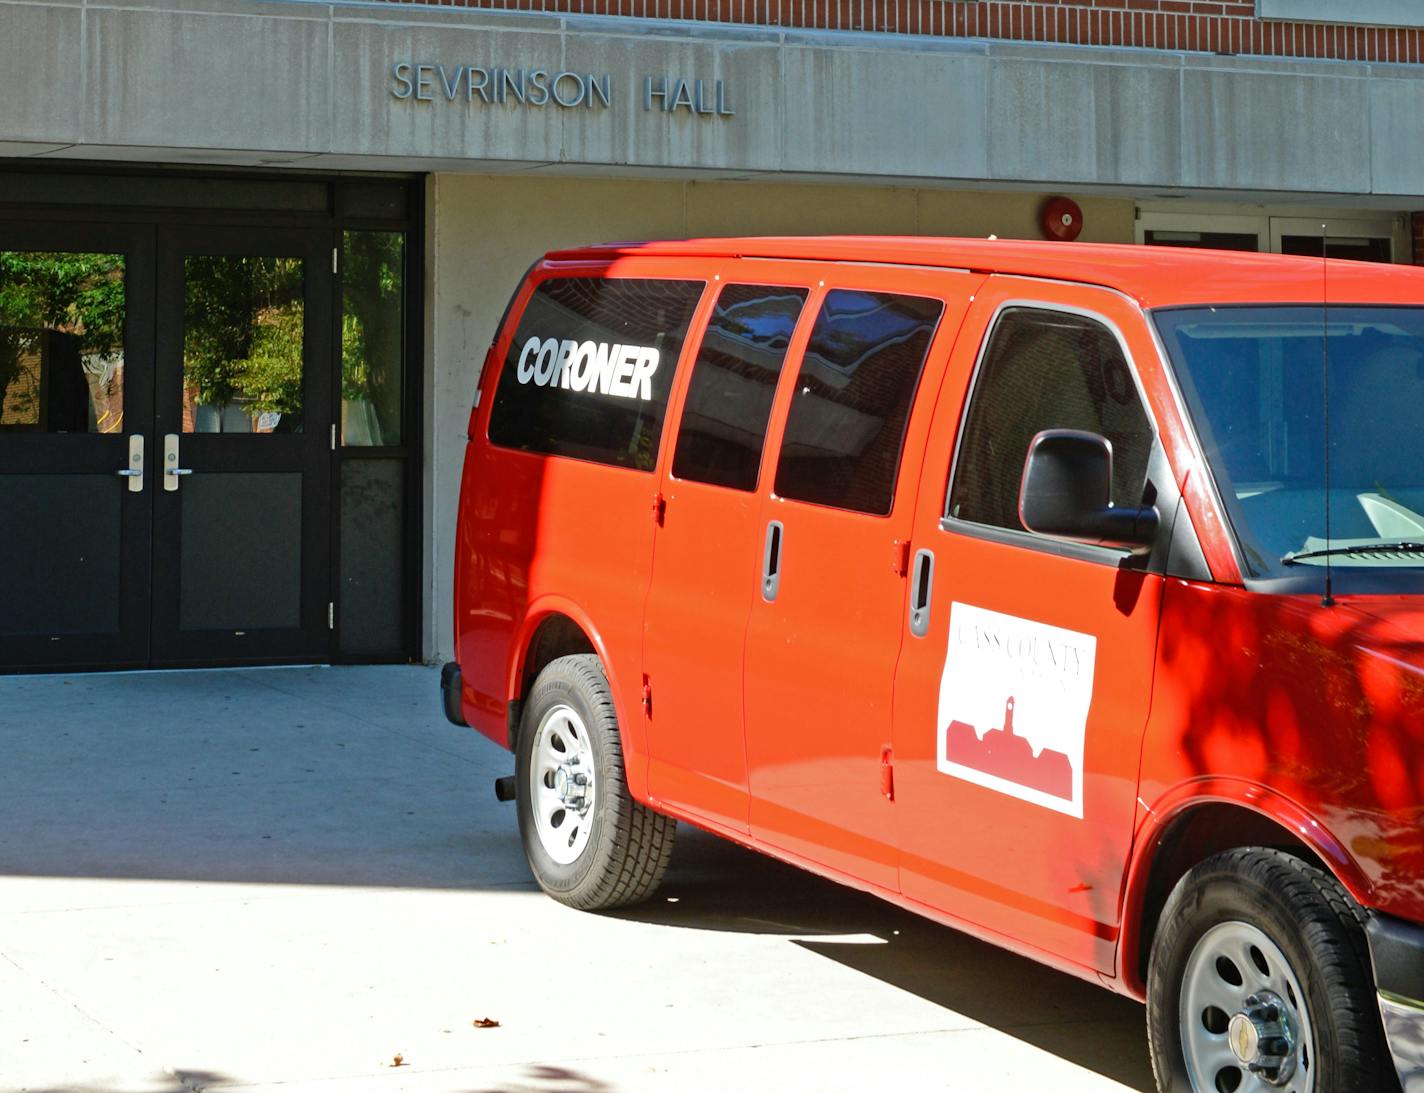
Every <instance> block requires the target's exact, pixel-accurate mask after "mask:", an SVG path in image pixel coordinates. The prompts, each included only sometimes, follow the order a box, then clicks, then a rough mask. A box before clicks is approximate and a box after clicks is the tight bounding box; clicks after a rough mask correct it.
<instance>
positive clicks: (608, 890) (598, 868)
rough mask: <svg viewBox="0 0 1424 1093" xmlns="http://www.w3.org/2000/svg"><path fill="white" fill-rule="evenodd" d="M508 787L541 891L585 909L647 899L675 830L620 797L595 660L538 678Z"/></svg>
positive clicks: (602, 679) (608, 708) (607, 704)
mask: <svg viewBox="0 0 1424 1093" xmlns="http://www.w3.org/2000/svg"><path fill="white" fill-rule="evenodd" d="M515 781H516V786H517V790H516V801H517V809H518V813H519V833H520V838H521V839H522V841H523V843H524V854H525V857H526V858H528V860H529V868H530V870H531V871H532V872H533V874H534V879H535V880H536V881H538V882H539V887H541V888H542V889H544V891H545V892H547V893H548V894H549V895H551V896H553V897H554V899H556V900H558V901H559V902H560V903H566V904H568V905H569V906H570V907H577V908H579V909H581V910H585V911H597V910H606V909H608V908H613V907H624V906H627V905H629V904H633V903H640V902H642V901H643V900H645V899H647V898H648V897H649V896H651V895H652V894H653V892H654V890H656V888H657V886H658V883H659V882H660V881H661V880H662V877H663V873H664V872H666V870H667V865H668V860H669V858H670V857H671V856H672V845H673V837H674V834H675V833H676V829H677V825H676V822H675V821H674V820H672V819H671V818H669V817H667V816H662V815H659V814H658V813H656V812H654V811H652V809H649V808H646V807H645V806H643V805H641V804H639V803H638V802H636V801H634V800H633V798H632V796H631V795H630V794H629V792H628V783H627V779H626V778H625V777H624V771H623V745H622V741H621V739H620V737H619V735H618V718H617V715H616V713H615V712H614V707H613V696H612V694H611V693H610V692H609V689H608V679H607V677H606V676H605V675H604V673H603V665H602V664H601V663H600V662H599V659H598V657H597V656H594V655H593V654H591V653H580V654H578V655H576V656H567V657H559V658H558V659H557V660H553V661H550V662H549V664H547V665H546V666H545V667H544V670H543V671H541V672H540V673H539V676H538V678H537V679H536V680H535V681H534V686H533V687H532V688H530V691H529V697H528V700H527V701H526V702H525V704H524V712H523V716H522V718H521V720H520V728H519V738H518V741H517V743H516V754H515Z"/></svg>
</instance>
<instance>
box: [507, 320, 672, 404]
mask: <svg viewBox="0 0 1424 1093" xmlns="http://www.w3.org/2000/svg"><path fill="white" fill-rule="evenodd" d="M657 370H658V351H657V350H656V349H654V348H652V347H651V346H646V345H611V346H610V345H609V344H608V343H607V342H575V341H570V340H569V339H567V338H565V339H563V340H562V341H561V340H559V339H558V338H540V337H537V336H535V337H533V338H530V339H529V340H528V341H527V342H525V343H524V348H523V349H522V350H521V351H520V353H519V363H518V364H516V365H515V370H514V375H515V378H516V379H518V380H519V382H520V383H526V384H527V383H532V384H534V385H535V386H536V387H562V388H563V389H564V390H566V391H587V392H588V393H590V394H592V393H593V392H595V391H597V392H598V393H599V394H602V395H616V396H618V397H619V398H636V399H641V400H643V401H644V402H648V401H650V400H651V399H652V397H653V373H654V372H656V371H657Z"/></svg>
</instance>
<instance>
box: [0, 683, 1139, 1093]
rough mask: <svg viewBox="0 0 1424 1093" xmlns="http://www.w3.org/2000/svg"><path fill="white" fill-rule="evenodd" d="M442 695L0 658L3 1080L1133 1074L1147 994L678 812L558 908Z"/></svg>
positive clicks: (383, 1084) (275, 1083) (609, 1081)
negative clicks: (754, 850)
mask: <svg viewBox="0 0 1424 1093" xmlns="http://www.w3.org/2000/svg"><path fill="white" fill-rule="evenodd" d="M437 692H438V680H437V673H436V672H435V671H434V670H432V669H427V668H419V667H353V668H289V669H266V670H252V671H247V670H230V671H212V672H168V673H129V674H106V675H73V676H19V677H6V678H0V755H3V757H4V762H3V765H0V1089H4V1090H12V1089H21V1090H46V1091H50V1090H53V1091H58V1090H66V1091H69V1090H105V1091H114V1093H140V1091H150V1090H182V1089H209V1088H211V1089H223V1090H238V1089H263V1090H275V1089H278V1088H280V1089H282V1090H284V1091H290V1090H304V1089H312V1090H331V1091H337V1090H342V1091H344V1090H357V1089H372V1090H404V1089H411V1090H430V1091H457V1090H458V1091H461V1093H496V1091H499V1093H535V1091H539V1093H614V1091H618V1093H637V1091H643V1090H658V1091H660V1093H668V1091H674V1093H682V1091H697V1090H709V1091H710V1090H717V1091H719V1093H721V1091H724V1090H727V1089H729V1088H735V1089H740V1090H742V1091H745V1093H757V1091H760V1090H778V1091H779V1090H812V1091H840V1090H845V1091H851V1090H854V1091H855V1093H865V1091H867V1090H876V1089H890V1088H894V1089H902V1090H914V1091H918V1090H955V1091H979V1090H984V1091H991V1090H992V1091H998V1090H1019V1089H1023V1090H1050V1089H1051V1090H1055V1091H1079V1090H1081V1091H1090V1090H1091V1091H1107V1090H1123V1089H1130V1090H1144V1091H1145V1090H1149V1089H1151V1088H1152V1085H1151V1073H1150V1069H1149V1067H1148V1064H1147V1059H1146V1048H1145V1044H1144V1032H1143V1022H1142V1011H1141V1008H1140V1007H1138V1006H1136V1005H1134V1004H1132V1003H1130V1002H1127V1001H1124V1000H1122V999H1118V998H1114V997H1112V996H1110V995H1109V994H1107V993H1106V992H1104V991H1100V990H1098V989H1096V988H1094V987H1092V986H1090V985H1087V984H1083V983H1079V982H1077V981H1075V980H1072V979H1070V978H1067V977H1065V976H1061V975H1058V974H1056V973H1053V972H1050V971H1047V970H1046V969H1043V968H1041V967H1039V966H1038V965H1035V964H1033V963H1031V962H1029V961H1027V960H1023V959H1021V958H1018V957H1015V956H1012V955H1010V954H1008V953H1004V952H1001V951H999V950H996V949H993V948H991V947H989V946H986V945H982V944H980V943H978V942H975V941H972V940H970V939H968V938H965V937H963V936H962V935H959V934H957V933H955V932H953V931H951V930H947V929H943V928H940V927H937V926H934V925H932V924H930V923H928V922H925V921H923V920H920V919H918V918H916V917H914V916H912V915H909V914H906V913H904V912H901V911H899V910H896V909H895V908H893V907H890V906H889V905H887V904H884V903H882V902H880V901H879V900H876V899H873V898H871V897H868V896H864V895H861V894H859V893H856V892H852V891H850V890H847V889H843V888H840V887H838V886H836V885H833V884H830V883H828V882H825V881H821V880H818V879H816V878H814V877H811V876H808V875H806V874H803V873H801V872H799V871H797V870H794V869H790V868H788V867H785V866H782V865H779V864H777V863H775V862H772V861H769V860H767V859H764V858H762V857H760V856H758V855H755V854H751V853H748V852H746V851H742V850H739V849H737V848H735V847H732V846H730V845H728V844H725V843H723V842H721V841H720V840H717V839H713V838H711V837H709V836H706V835H703V834H701V833H699V832H696V831H693V830H691V829H689V828H687V827H685V826H684V827H682V828H681V829H680V831H679V839H680V842H679V846H678V850H677V852H676V854H675V856H674V861H673V867H672V870H671V871H670V873H669V875H668V878H667V882H666V884H665V885H664V888H663V889H662V891H661V892H660V893H659V895H658V896H657V897H656V899H655V900H654V902H652V903H650V904H648V905H646V906H644V907H640V908H636V909H634V910H633V911H631V912H629V913H625V914H620V915H617V916H598V915H589V914H582V913H579V912H575V911H571V910H568V909H566V908H564V907H561V906H559V905H558V904H556V903H554V902H553V901H552V900H549V899H547V898H545V897H544V896H543V895H541V894H540V893H539V892H538V890H537V889H536V888H535V886H534V884H533V882H532V881H531V880H530V878H529V874H528V871H527V869H526V868H525V865H524V860H523V855H522V853H521V851H520V847H519V838H518V832H517V830H516V825H515V817H514V810H513V807H512V806H509V805H500V804H498V803H497V802H496V801H495V800H494V794H493V792H492V790H491V786H490V783H491V779H493V778H494V777H495V776H496V775H499V774H505V773H509V772H510V771H511V770H512V760H511V759H510V757H509V756H508V755H507V754H506V753H504V752H502V751H501V750H500V749H499V748H497V747H495V746H493V745H491V744H489V743H487V742H486V741H484V740H483V739H482V738H480V737H478V736H477V735H476V734H475V733H473V732H472V731H468V730H461V729H457V728H455V727H453V726H451V725H449V724H447V723H446V722H445V721H444V720H443V719H442V718H441V717H440V714H439V702H438V693H437ZM481 1018H490V1019H493V1020H496V1021H498V1022H499V1027H497V1028H477V1027H475V1026H474V1024H473V1022H474V1021H476V1020H478V1019H481ZM398 1055H399V1056H400V1059H401V1064H400V1065H399V1066H396V1065H393V1064H394V1063H395V1061H396V1057H397V1056H398Z"/></svg>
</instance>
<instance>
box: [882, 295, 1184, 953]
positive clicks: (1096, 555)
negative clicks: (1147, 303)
mask: <svg viewBox="0 0 1424 1093" xmlns="http://www.w3.org/2000/svg"><path fill="white" fill-rule="evenodd" d="M981 344H982V345H983V346H984V349H983V351H982V353H981V352H980V351H979V348H978V347H979V346H980V345H981ZM1152 352H1153V349H1152V345H1151V342H1150V341H1149V340H1148V338H1147V336H1146V330H1145V329H1144V327H1143V323H1142V320H1141V316H1140V314H1139V313H1137V312H1136V311H1135V310H1134V309H1132V308H1131V307H1130V305H1128V304H1127V303H1126V302H1125V301H1123V300H1122V299H1121V298H1120V297H1117V296H1115V295H1113V294H1110V293H1107V292H1103V291H1099V290H1094V289H1088V288H1081V287H1074V286H1070V285H1063V286H1058V285H1048V284H1042V283H1036V282H1027V281H1017V280H1015V279H1013V278H1007V277H1002V278H1001V277H994V278H990V280H989V281H988V282H987V283H986V284H985V286H984V288H983V289H982V290H981V291H980V292H979V293H978V297H977V299H976V302H975V304H974V307H973V309H972V310H971V312H970V315H969V318H968V320H967V321H966V323H965V330H964V334H963V335H962V337H961V339H960V344H959V346H958V347H957V348H956V351H955V355H954V360H953V362H952V364H951V367H950V370H949V373H948V377H947V379H946V384H945V390H944V394H943V395H942V397H941V400H940V412H939V414H938V416H937V417H936V420H935V423H934V427H933V429H932V431H931V435H930V438H929V443H928V447H927V449H926V453H925V462H924V477H923V480H922V482H921V486H920V490H919V499H918V502H917V505H916V512H915V529H914V543H913V545H914V548H915V558H916V561H915V567H916V569H915V575H914V578H912V579H915V578H918V581H917V584H918V585H919V586H920V587H919V594H920V597H921V601H920V602H919V603H918V604H917V603H915V602H912V604H911V608H915V607H917V606H918V607H919V608H920V610H921V612H922V613H921V614H919V615H918V616H915V617H912V616H911V612H910V611H907V612H906V616H905V618H904V619H903V620H902V625H903V627H904V630H903V632H904V635H905V637H904V645H903V650H902V652H901V655H900V664H899V669H898V672H897V675H896V682H895V731H894V746H895V797H896V801H895V811H896V815H897V818H898V825H899V840H900V847H901V854H902V857H901V882H902V885H903V890H904V892H905V894H906V895H907V896H910V897H912V898H914V899H916V900H919V901H922V902H924V903H926V904H929V905H931V906H934V907H937V908H941V909H943V910H946V911H948V912H950V913H951V914H954V915H956V916H958V917H961V918H964V919H967V920H969V921H971V922H974V923H977V924H979V925H980V926H983V927H985V928H987V929H990V930H994V931H996V932H1000V933H1003V934H1005V935H1007V936H1010V937H1014V938H1016V939H1018V940H1019V941H1021V942H1024V943H1027V944H1030V945H1033V946H1035V947H1037V948H1039V949H1040V950H1043V951H1045V952H1047V953H1051V954H1054V955H1056V956H1058V957H1059V958H1066V959H1067V960H1069V961H1071V962H1073V963H1075V964H1077V965H1079V966H1083V967H1088V968H1093V969H1096V970H1098V971H1100V972H1110V971H1111V970H1112V967H1113V952H1114V948H1115V944H1116V938H1117V930H1118V922H1119V896H1120V891H1121V882H1122V876H1123V871H1124V868H1125V865H1126V861H1127V857H1128V851H1129V847H1130V843H1131V838H1132V819H1133V812H1134V805H1135V800H1136V795H1137V771H1138V757H1139V754H1140V751H1141V735H1142V730H1143V727H1144V725H1145V722H1146V718H1147V713H1148V703H1149V699H1150V696H1151V686H1152V668H1153V661H1154V656H1155V648H1156V635H1157V621H1158V614H1159V606H1160V600H1161V591H1162V579H1161V577H1159V576H1156V575H1154V574H1153V573H1152V572H1151V570H1152V568H1154V566H1153V559H1152V558H1150V557H1137V558H1134V557H1131V556H1129V555H1128V554H1127V552H1126V551H1119V550H1109V549H1106V548H1101V547H1085V546H1079V545H1075V544H1067V543H1063V542H1061V541H1057V540H1049V539H1046V538H1044V537H1042V536H1037V535H1033V534H1031V533H1029V532H1028V531H1026V530H1025V529H1024V528H1023V526H1022V524H1021V523H1020V522H1019V519H1018V505H1017V502H1018V486H1019V481H1020V478H1021V476H1022V472H1023V466H1024V459H1025V456H1026V454H1027V451H1028V445H1029V442H1030V440H1031V439H1032V438H1033V437H1034V435H1035V434H1037V433H1038V432H1039V431H1040V430H1042V429H1050V428H1072V429H1082V430H1087V431H1090V432H1094V433H1099V434H1102V435H1104V436H1106V437H1107V438H1108V439H1109V440H1110V441H1111V442H1112V445H1113V456H1114V475H1113V498H1112V500H1113V503H1114V504H1117V505H1133V506H1136V505H1138V504H1140V503H1141V502H1142V501H1143V498H1144V496H1145V495H1148V494H1149V493H1150V491H1151V490H1152V489H1153V488H1154V487H1153V486H1149V485H1148V481H1149V470H1150V471H1151V473H1152V475H1153V476H1155V477H1154V482H1155V481H1156V480H1157V479H1160V478H1161V477H1162V476H1161V474H1160V473H1159V472H1160V468H1161V466H1162V464H1161V463H1160V462H1152V461H1153V460H1154V458H1160V454H1159V453H1158V452H1157V451H1156V449H1157V443H1156V436H1155V431H1154V429H1153V427H1152V425H1151V423H1150V420H1151V419H1150V418H1149V416H1148V414H1147V412H1146V409H1145V407H1144V405H1143V401H1142V398H1141V396H1140V394H1139V388H1138V384H1137V382H1136V380H1135V378H1134V371H1133V368H1132V364H1131V361H1132V359H1133V357H1134V356H1137V357H1139V358H1144V357H1145V355H1147V354H1151V353H1152ZM971 374H972V391H971V394H970V396H969V409H968V413H967V414H966V415H963V417H961V414H960V413H959V411H958V407H959V406H960V404H961V402H962V392H964V390H965V389H966V388H967V387H969V386H970V385H971ZM961 421H962V427H961ZM951 466H952V467H953V470H952V472H951ZM1161 484H1162V485H1163V486H1169V485H1170V484H1169V483H1165V482H1164V483H1161ZM1169 492H1170V490H1164V495H1165V494H1166V493H1169ZM1170 515H1171V512H1170V511H1167V512H1164V521H1165V519H1167V518H1169V517H1170ZM931 560H932V562H933V567H932V569H929V568H928V567H929V564H930V562H931Z"/></svg>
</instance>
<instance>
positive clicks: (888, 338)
mask: <svg viewBox="0 0 1424 1093" xmlns="http://www.w3.org/2000/svg"><path fill="white" fill-rule="evenodd" d="M916 303H921V304H922V305H923V306H924V307H925V308H926V309H927V310H928V309H929V308H931V307H933V312H932V313H931V314H929V315H925V314H913V313H910V312H908V311H906V310H904V309H903V305H902V304H901V303H900V302H899V301H895V300H886V299H884V298H883V297H877V296H875V295H872V294H871V293H868V292H855V291H851V290H846V289H840V290H837V291H835V292H829V293H827V294H826V302H825V304H824V305H822V308H821V314H820V316H819V317H818V318H817V319H816V327H815V329H814V330H812V332H811V344H810V345H808V346H807V347H806V355H807V356H808V357H814V358H816V359H817V360H818V361H820V362H821V363H824V364H826V365H828V366H829V367H832V368H834V369H836V370H837V371H838V372H843V373H846V374H850V373H853V372H855V370H856V369H857V368H859V367H860V366H861V365H862V364H864V363H865V362H866V360H868V359H869V358H871V357H873V356H875V355H876V354H878V353H880V352H882V351H883V350H885V349H886V348H888V347H889V346H891V345H899V344H902V343H904V342H907V341H909V340H910V339H912V338H914V337H916V336H917V335H919V334H921V333H925V334H928V333H929V332H931V331H933V329H934V323H935V319H936V318H937V316H938V313H939V307H938V305H937V304H933V305H932V304H931V303H930V301H928V300H926V301H916Z"/></svg>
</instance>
